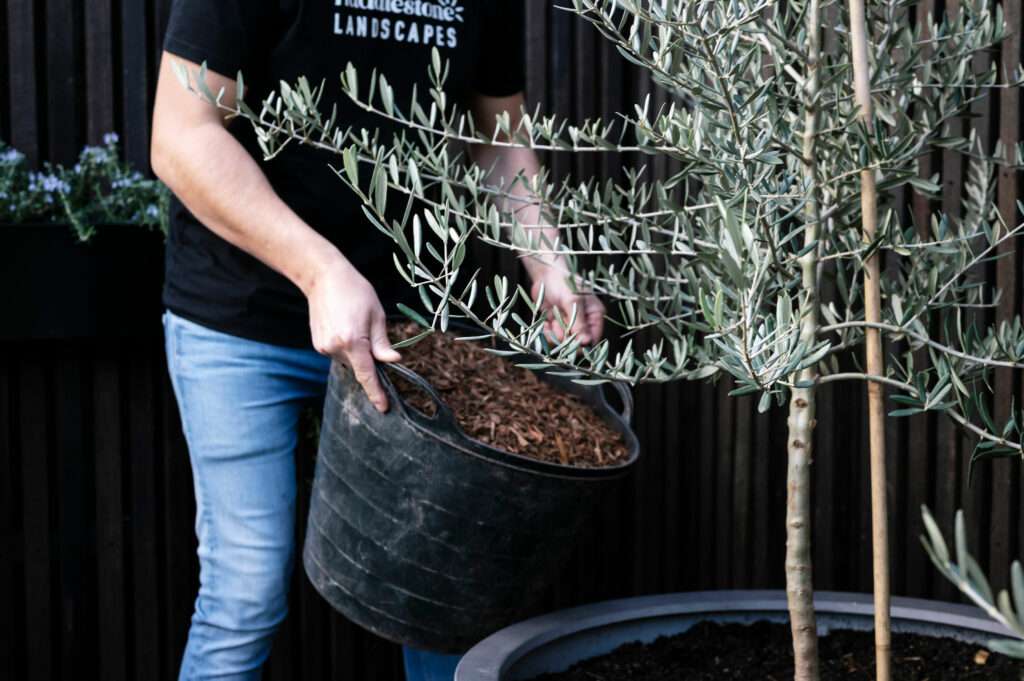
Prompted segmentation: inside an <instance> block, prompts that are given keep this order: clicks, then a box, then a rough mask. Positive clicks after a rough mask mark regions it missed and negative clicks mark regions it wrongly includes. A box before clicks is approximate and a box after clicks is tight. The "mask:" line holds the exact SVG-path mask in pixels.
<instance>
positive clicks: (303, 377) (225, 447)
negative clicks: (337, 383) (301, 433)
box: [165, 314, 328, 681]
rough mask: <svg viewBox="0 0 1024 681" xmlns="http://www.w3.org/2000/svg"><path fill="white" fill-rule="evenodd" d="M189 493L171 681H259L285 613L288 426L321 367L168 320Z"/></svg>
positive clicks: (289, 524)
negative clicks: (190, 533)
mask: <svg viewBox="0 0 1024 681" xmlns="http://www.w3.org/2000/svg"><path fill="white" fill-rule="evenodd" d="M165 328H166V342H167V358H168V367H169V369H170V374H171V380H172V383H173V386H174V391H175V395H176V396H177V399H178V406H179V410H180V412H181V419H182V426H183V429H184V432H185V437H186V440H187V441H188V447H189V456H190V459H191V463H192V473H193V478H194V483H195V494H196V535H197V537H198V539H199V564H200V587H199V596H198V598H197V599H196V604H195V613H194V614H193V616H192V626H191V628H190V630H189V637H188V644H187V646H186V649H185V654H184V658H183V660H182V666H181V672H180V677H179V678H180V681H196V680H198V679H219V680H221V681H257V680H258V679H259V678H260V669H261V667H262V665H263V662H264V661H265V660H266V658H267V656H268V655H269V654H270V644H271V639H272V638H273V635H274V632H275V630H276V628H277V626H278V625H279V624H280V623H281V621H282V620H283V619H284V617H285V614H286V612H287V594H288V583H289V578H290V575H291V571H292V564H293V556H294V544H295V537H294V528H295V493H296V485H295V462H294V453H295V445H296V441H297V437H298V435H297V424H298V420H299V416H300V413H301V411H302V409H303V407H304V405H305V404H306V403H307V401H308V400H309V399H311V398H314V397H316V396H318V395H320V394H322V391H323V387H324V384H325V382H326V377H327V371H328V361H327V360H326V359H324V358H322V357H320V356H319V355H317V354H316V353H314V352H313V351H312V350H308V351H307V350H296V349H291V348H281V347H277V346H273V345H267V344H264V343H257V342H254V341H248V340H244V339H240V338H236V337H234V336H230V335H228V334H223V333H219V332H216V331H212V330H210V329H206V328H204V327H202V326H199V325H197V324H194V323H192V322H189V321H186V320H183V319H181V318H179V317H175V316H174V315H171V314H168V315H167V316H166V317H165Z"/></svg>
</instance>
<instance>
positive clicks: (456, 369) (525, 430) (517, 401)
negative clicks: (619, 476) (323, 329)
mask: <svg viewBox="0 0 1024 681" xmlns="http://www.w3.org/2000/svg"><path fill="white" fill-rule="evenodd" d="M419 332H420V329H419V327H417V326H416V325H415V324H413V323H411V322H410V323H400V324H393V325H392V326H391V328H390V336H391V340H392V341H395V342H397V341H399V340H404V339H406V338H411V337H412V336H414V335H416V334H417V333H419ZM454 339H455V336H453V335H451V334H442V333H434V334H432V335H430V336H427V337H426V338H425V339H423V340H421V341H420V342H419V343H416V344H415V345H413V346H412V347H408V348H403V349H402V351H401V352H402V364H403V365H405V366H406V367H408V368H409V369H412V370H413V371H415V372H416V373H418V374H419V375H420V376H422V377H423V378H425V379H426V380H427V382H429V383H430V384H431V385H433V386H434V389H435V390H436V391H437V392H438V393H439V394H440V395H441V398H442V399H443V400H444V402H445V404H447V405H448V406H449V407H450V408H451V410H452V412H454V414H455V419H456V421H457V422H458V424H459V426H460V427H461V428H462V429H463V430H464V431H465V432H466V434H467V435H469V436H470V437H472V438H473V439H475V440H479V441H480V442H483V443H485V444H488V445H490V446H492V447H496V448H498V449H502V450H504V451H507V452H511V453H513V454H520V455H522V456H528V457H530V458H534V459H539V460H541V461H548V462H552V463H558V464H562V465H566V466H575V467H580V468H602V467H606V466H614V465H616V464H618V463H622V462H623V461H625V460H626V459H627V458H628V456H629V451H628V449H627V448H626V444H625V442H624V441H623V439H622V436H621V435H620V434H619V433H618V432H617V431H615V430H614V429H613V428H611V427H610V426H609V425H608V424H607V423H605V421H604V420H603V419H602V418H601V417H600V416H599V415H598V414H597V413H596V412H595V411H594V410H593V409H591V408H590V406H589V405H587V404H586V403H584V402H582V401H581V400H579V399H578V398H576V397H575V396H573V395H569V394H566V393H563V392H560V391H558V390H557V389H555V388H553V387H552V386H551V385H549V384H547V383H545V382H544V381H542V380H540V379H539V378H537V376H536V375H535V374H534V373H533V372H532V371H529V370H527V369H523V368H520V367H517V366H516V365H515V364H513V363H512V362H510V361H508V360H507V359H505V358H503V357H499V356H497V355H494V354H492V353H490V352H487V350H486V349H485V348H486V346H485V345H483V344H482V343H479V342H474V341H455V340H454ZM391 379H392V380H393V382H394V383H395V387H396V388H397V389H398V391H399V394H400V395H401V396H402V399H403V400H405V402H406V403H407V404H408V405H409V406H411V407H412V408H414V409H416V410H418V411H420V412H421V413H424V414H427V415H428V416H433V415H434V413H435V411H436V407H435V405H434V402H433V401H432V400H431V399H430V397H429V396H428V395H426V394H425V393H424V392H423V391H422V390H419V389H417V388H416V387H414V386H412V385H411V384H409V383H408V382H406V381H403V380H402V379H400V378H398V377H397V376H396V375H394V374H391Z"/></svg>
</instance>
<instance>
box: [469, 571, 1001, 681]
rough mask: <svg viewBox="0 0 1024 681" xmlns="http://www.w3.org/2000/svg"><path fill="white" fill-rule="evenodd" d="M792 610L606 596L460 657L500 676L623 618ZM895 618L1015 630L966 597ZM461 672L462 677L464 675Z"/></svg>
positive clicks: (820, 598) (773, 600)
mask: <svg viewBox="0 0 1024 681" xmlns="http://www.w3.org/2000/svg"><path fill="white" fill-rule="evenodd" d="M814 608H815V611H816V612H817V613H818V614H831V615H852V616H872V615H873V614H874V603H873V599H872V597H871V595H870V594H862V593H843V592H835V591H821V592H818V593H816V594H815V597H814ZM786 610H787V601H786V593H785V592H784V591H777V590H776V591H695V592H683V593H673V594H658V595H652V596H640V597H637V598H624V599H619V600H613V601H604V602H601V603H594V604H590V605H583V606H580V607H576V608H570V609H568V610H560V611H557V612H553V613H549V614H546V615H541V616H539V617H535V618H533V619H529V620H526V621H524V622H520V623H518V624H514V625H512V626H510V627H508V628H506V629H502V630H501V631H499V632H497V633H495V634H493V635H491V636H490V637H488V638H486V639H484V640H483V641H481V642H480V643H479V644H477V645H476V646H474V647H473V649H472V650H470V651H469V652H468V653H467V654H466V656H465V657H463V659H462V661H461V662H460V663H459V671H460V672H465V671H468V670H473V672H474V676H473V677H472V678H473V679H481V680H483V679H495V680H496V679H500V678H501V674H502V673H503V672H504V671H505V670H506V669H507V668H508V667H509V666H510V665H511V664H514V663H515V662H516V661H518V660H519V659H520V658H522V657H523V656H524V655H526V654H528V653H529V652H531V651H532V650H535V649H537V648H539V647H541V646H543V645H545V644H547V643H550V642H552V641H555V640H558V639H561V638H565V637H568V636H572V635H573V634H577V633H580V632H583V631H587V630H589V629H597V628H599V627H602V626H606V625H610V624H615V623H617V622H623V621H628V620H641V619H654V618H658V617H668V616H674V615H687V614H694V615H695V614H700V613H708V614H711V613H716V614H725V613H739V612H773V611H782V612H785V611H786ZM892 618H893V620H894V621H897V620H904V621H913V622H919V623H924V624H937V625H943V626H947V627H956V628H961V629H966V630H969V631H976V632H979V633H984V634H990V635H992V636H993V637H994V638H1002V637H1007V638H1009V637H1012V636H1013V634H1012V633H1011V632H1010V631H1009V630H1008V629H1006V628H1005V627H1004V626H1003V625H1001V624H999V623H998V622H995V621H994V620H992V619H991V618H989V617H988V616H986V615H985V613H984V611H982V610H981V609H980V608H976V607H973V606H970V605H963V604H960V603H945V602H941V601H932V600H925V599H920V598H893V601H892ZM456 678H458V679H460V680H461V679H462V678H464V677H461V676H457V677H456Z"/></svg>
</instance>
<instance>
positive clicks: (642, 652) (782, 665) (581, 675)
mask: <svg viewBox="0 0 1024 681" xmlns="http://www.w3.org/2000/svg"><path fill="white" fill-rule="evenodd" d="M874 659H875V649H874V634H873V633H872V632H861V631H835V632H832V633H831V634H830V635H828V636H826V637H824V638H822V639H821V666H822V669H821V678H822V681H872V680H873V679H874V678H875V674H874V666H875V664H874ZM1022 674H1024V663H1021V662H1017V661H1014V660H1011V659H1009V658H1006V657H1002V656H999V655H995V654H989V652H988V651H987V650H984V649H982V648H979V647H978V646H976V645H970V644H966V643H960V642H959V641H953V640H950V639H940V638H929V637H927V636H916V635H911V634H893V681H1020V680H1021V679H1022V678H1024V677H1022ZM792 678H793V651H792V637H791V635H790V629H789V626H788V625H785V624H773V623H768V622H759V623H757V624H753V625H751V626H745V625H740V624H724V625H723V624H716V623H710V622H703V623H701V624H698V625H697V626H695V627H694V628H692V629H690V630H689V631H687V632H685V633H683V634H679V635H677V636H672V637H662V638H659V639H658V640H656V641H654V642H653V643H650V644H647V645H644V644H640V643H630V644H627V645H624V646H622V647H620V648H618V649H617V650H615V651H613V652H612V653H609V654H608V655H604V656H602V657H596V658H593V659H591V660H585V661H583V662H581V663H579V664H577V665H575V666H574V667H573V668H572V669H570V670H569V671H567V672H563V673H561V674H545V675H543V676H539V677H537V678H536V679H534V680H533V681H739V680H741V679H742V681H789V680H790V679H792Z"/></svg>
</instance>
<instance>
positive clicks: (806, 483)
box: [786, 0, 821, 681]
mask: <svg viewBox="0 0 1024 681" xmlns="http://www.w3.org/2000/svg"><path fill="white" fill-rule="evenodd" d="M818 22H819V2H818V0H810V2H809V3H808V7H807V72H806V78H805V82H804V111H805V114H804V131H803V148H802V150H801V153H802V154H803V159H802V162H803V175H804V182H805V186H806V187H807V192H808V196H807V204H806V208H805V214H804V222H805V231H804V244H805V245H806V246H811V245H812V244H814V243H815V242H817V241H818V232H819V230H820V224H821V204H820V201H819V198H820V196H821V189H820V184H819V178H818V176H817V175H818V168H817V160H816V153H817V135H818V105H819V91H820V87H821V86H820V76H819V60H820V58H821V35H820V30H819V23H818ZM800 269H801V291H800V305H799V310H800V338H801V340H802V341H803V343H805V344H806V346H807V347H811V346H813V345H814V344H815V343H816V341H817V336H818V324H819V322H818V251H817V248H816V247H812V248H808V249H807V252H806V253H805V254H804V255H803V256H802V257H801V258H800ZM794 378H795V382H794V383H795V385H794V387H793V390H792V394H791V395H790V401H789V440H788V454H789V466H788V470H787V488H786V499H787V500H786V597H787V601H788V603H789V619H790V626H791V627H792V630H793V656H794V677H795V680H796V681H818V678H819V663H818V624H817V618H816V617H815V614H814V571H813V565H812V559H811V462H812V448H813V442H814V413H815V402H814V400H815V382H816V380H817V378H818V372H817V369H816V368H815V367H807V368H805V369H803V370H801V371H800V372H799V373H798V374H797V375H796V376H795V377H794Z"/></svg>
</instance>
